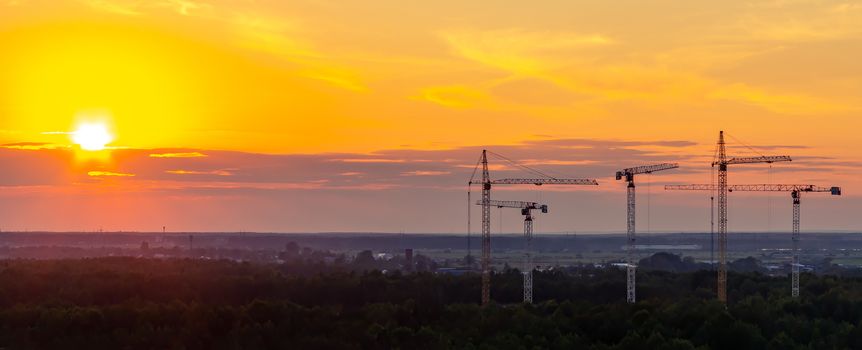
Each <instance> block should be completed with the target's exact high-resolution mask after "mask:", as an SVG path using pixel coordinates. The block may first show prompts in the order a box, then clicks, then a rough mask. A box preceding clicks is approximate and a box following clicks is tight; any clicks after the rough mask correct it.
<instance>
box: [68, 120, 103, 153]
mask: <svg viewBox="0 0 862 350" xmlns="http://www.w3.org/2000/svg"><path fill="white" fill-rule="evenodd" d="M72 141H73V142H75V144H77V145H79V146H81V149H84V150H87V151H101V150H104V149H105V145H107V144H108V143H110V142H111V141H113V136H111V133H110V132H108V127H107V126H105V124H82V125H81V126H79V127H78V130H75V131H74V132H72Z"/></svg>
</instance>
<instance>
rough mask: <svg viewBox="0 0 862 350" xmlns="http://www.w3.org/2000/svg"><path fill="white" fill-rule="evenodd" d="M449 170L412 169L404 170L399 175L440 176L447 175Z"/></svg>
mask: <svg viewBox="0 0 862 350" xmlns="http://www.w3.org/2000/svg"><path fill="white" fill-rule="evenodd" d="M451 173H452V172H451V171H439V170H413V171H405V172H403V173H401V176H441V175H449V174H451Z"/></svg>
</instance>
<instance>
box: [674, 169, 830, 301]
mask: <svg viewBox="0 0 862 350" xmlns="http://www.w3.org/2000/svg"><path fill="white" fill-rule="evenodd" d="M665 189H666V190H684V191H686V190H687V191H714V190H716V189H717V186H714V185H705V184H698V185H668V186H665ZM727 191H728V192H733V191H740V192H790V197H791V198H792V199H793V262H792V263H791V265H790V270H791V281H790V291H791V295H792V296H793V297H794V298H796V297H799V266H800V264H799V240H800V234H799V218H800V199H801V197H802V193H803V192H821V193H830V194H832V195H833V196H840V195H841V187H837V186H832V187H820V186H815V185H793V184H791V185H787V184H757V185H731V186H727Z"/></svg>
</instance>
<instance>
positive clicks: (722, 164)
mask: <svg viewBox="0 0 862 350" xmlns="http://www.w3.org/2000/svg"><path fill="white" fill-rule="evenodd" d="M789 161H791V159H790V157H788V156H759V157H741V158H730V159H728V158H727V148H726V143H725V142H724V131H719V133H718V159H717V160H716V161H714V162H713V163H712V166H713V167H715V166H718V186H717V189H718V284H717V287H718V288H717V289H718V291H717V294H718V300H719V301H720V302H722V303H727V166H728V165H731V164H754V163H770V164H771V163H775V162H789Z"/></svg>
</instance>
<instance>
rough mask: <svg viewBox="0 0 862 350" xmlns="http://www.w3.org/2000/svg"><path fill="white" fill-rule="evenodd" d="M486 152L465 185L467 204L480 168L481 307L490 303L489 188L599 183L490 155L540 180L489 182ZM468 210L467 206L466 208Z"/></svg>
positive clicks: (595, 184)
mask: <svg viewBox="0 0 862 350" xmlns="http://www.w3.org/2000/svg"><path fill="white" fill-rule="evenodd" d="M488 153H492V152H488V150H482V156H481V158H479V164H477V167H476V168H475V169H474V170H473V176H472V177H471V178H470V181H469V182H468V183H467V188H468V190H467V202H468V203H469V202H470V193H471V191H470V189H471V188H472V185H473V184H474V183H476V182H474V180H475V176H476V171H477V170H478V168H479V167H480V166H481V168H482V179H481V182H480V183H481V184H482V199H481V200H480V203H482V205H481V206H482V259H481V265H482V305H488V304H489V303H490V302H491V186H492V185H536V186H541V185H593V186H597V185H598V184H599V183H598V181H596V180H593V179H560V178H556V177H553V176H550V175H548V174H545V173H543V172H541V171H538V170H535V169H532V168H530V167H527V166H525V165H521V164H517V163H515V162H514V161H512V160H510V159H508V158H506V157H503V156H500V155H498V154H495V153H492V154H494V155H496V156H497V157H499V158H501V159H503V160H505V161H507V162H509V163H511V164H513V165H515V166H517V167H519V168H522V169H524V170H527V171H530V172H532V173H534V174H537V175H539V176H542V177H541V178H508V179H500V180H491V175H490V173H489V171H488ZM468 208H469V206H468ZM467 217H468V218H469V217H470V212H469V209H468V213H467ZM467 225H468V229H467V230H468V232H470V230H471V229H470V228H469V226H470V223H469V220H468V223H467Z"/></svg>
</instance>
